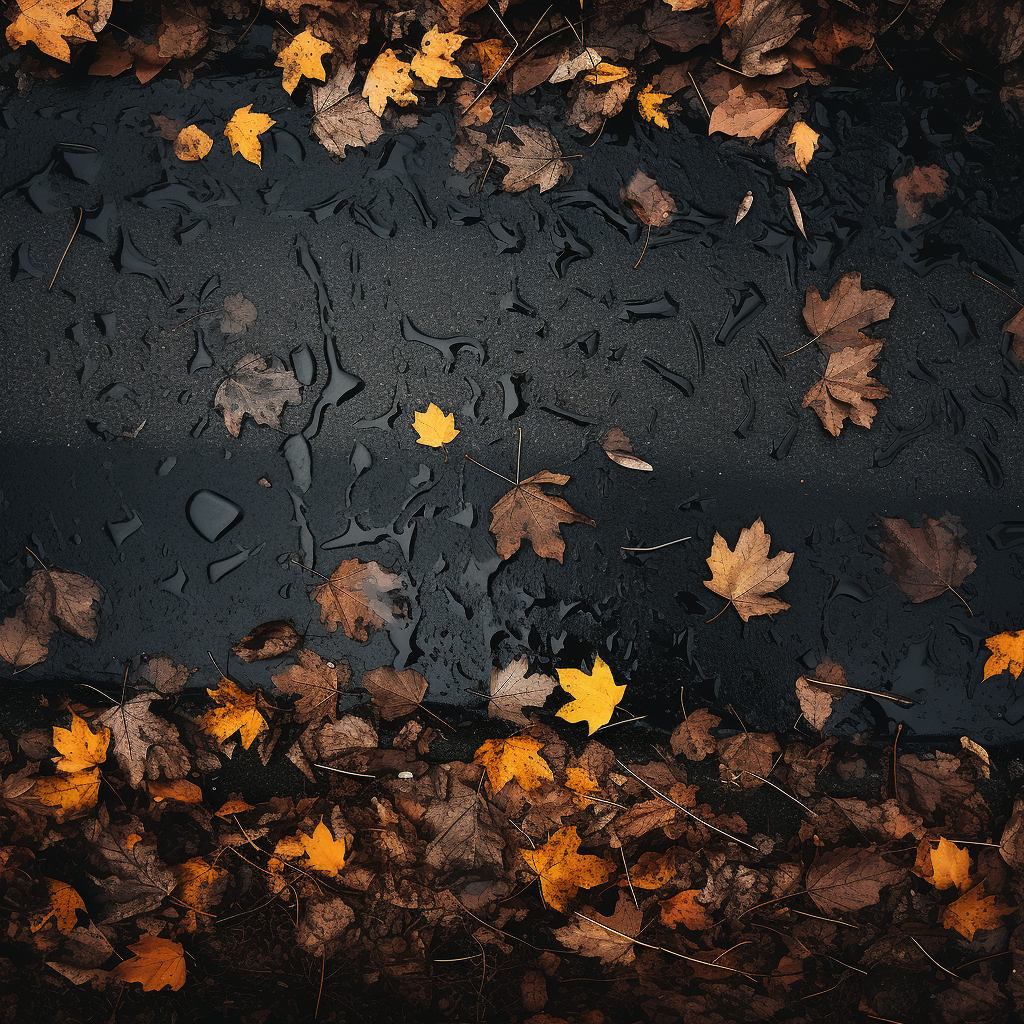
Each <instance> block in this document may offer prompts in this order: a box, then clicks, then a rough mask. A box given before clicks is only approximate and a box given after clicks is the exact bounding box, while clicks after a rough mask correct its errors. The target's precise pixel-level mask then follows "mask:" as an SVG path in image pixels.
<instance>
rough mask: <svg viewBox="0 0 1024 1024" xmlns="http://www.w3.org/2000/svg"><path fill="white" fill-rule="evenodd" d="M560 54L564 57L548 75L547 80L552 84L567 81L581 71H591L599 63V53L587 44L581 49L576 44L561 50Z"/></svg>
mask: <svg viewBox="0 0 1024 1024" xmlns="http://www.w3.org/2000/svg"><path fill="white" fill-rule="evenodd" d="M562 56H563V57H564V58H565V59H564V60H563V61H562V62H561V63H560V64H559V65H558V66H557V67H556V68H555V70H554V71H552V72H551V75H550V76H549V77H548V81H549V82H550V83H551V84H552V85H557V84H558V83H559V82H569V81H571V80H572V79H574V78H575V77H576V76H577V75H578V74H579V73H580V72H581V71H592V70H593V69H594V68H596V67H597V66H598V64H600V63H601V54H599V53H598V52H597V50H595V49H593V48H592V47H589V46H587V47H584V48H582V49H580V47H579V46H578V45H576V46H573V47H570V48H569V49H566V50H564V51H563V52H562Z"/></svg>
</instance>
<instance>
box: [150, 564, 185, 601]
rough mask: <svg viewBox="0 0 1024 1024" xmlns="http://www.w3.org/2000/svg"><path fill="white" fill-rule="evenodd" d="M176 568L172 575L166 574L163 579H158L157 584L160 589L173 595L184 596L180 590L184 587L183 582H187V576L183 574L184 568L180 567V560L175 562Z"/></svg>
mask: <svg viewBox="0 0 1024 1024" xmlns="http://www.w3.org/2000/svg"><path fill="white" fill-rule="evenodd" d="M177 565H178V568H177V570H176V571H175V573H174V575H173V576H168V577H167V579H165V580H160V581H159V582H158V583H157V586H158V587H159V588H160V589H161V590H166V591H167V593H169V594H174V596H175V597H184V596H185V595H184V594H183V593H182V591H183V590H184V589H185V584H186V583H188V576H186V575H185V570H184V569H182V567H181V562H178V563H177Z"/></svg>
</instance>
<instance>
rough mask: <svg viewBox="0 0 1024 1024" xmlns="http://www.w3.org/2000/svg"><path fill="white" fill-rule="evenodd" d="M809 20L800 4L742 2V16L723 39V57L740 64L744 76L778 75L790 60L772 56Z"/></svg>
mask: <svg viewBox="0 0 1024 1024" xmlns="http://www.w3.org/2000/svg"><path fill="white" fill-rule="evenodd" d="M806 17H808V15H807V14H806V13H805V12H804V10H803V8H802V6H801V5H800V3H799V2H798V0H743V6H742V8H741V10H740V14H739V16H738V17H737V18H736V19H735V20H734V21H733V22H732V23H731V24H730V25H729V31H728V32H726V33H725V34H724V35H723V36H722V55H723V56H724V57H725V59H726V61H728V62H729V63H730V64H731V63H733V62H734V61H738V62H739V70H740V72H741V73H742V74H744V75H777V74H778V73H779V72H780V71H782V70H784V69H785V67H786V65H787V64H789V58H788V57H787V56H786V55H785V54H776V55H775V56H773V57H772V56H769V54H770V53H772V52H773V51H776V50H779V49H780V48H781V47H783V46H785V45H786V43H788V42H789V41H790V39H792V38H793V36H795V35H796V32H797V29H798V28H799V27H800V22H802V21H803V20H804V18H806Z"/></svg>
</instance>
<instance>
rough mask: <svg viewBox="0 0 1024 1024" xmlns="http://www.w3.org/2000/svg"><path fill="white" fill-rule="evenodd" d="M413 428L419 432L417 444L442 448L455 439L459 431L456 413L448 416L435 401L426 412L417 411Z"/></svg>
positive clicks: (413, 420)
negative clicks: (456, 425) (456, 424)
mask: <svg viewBox="0 0 1024 1024" xmlns="http://www.w3.org/2000/svg"><path fill="white" fill-rule="evenodd" d="M412 429H413V430H415V431H416V433H417V434H419V438H418V439H417V441H416V443H417V444H425V445H428V446H429V447H430V448H440V447H441V446H442V445H445V444H448V443H449V442H450V441H454V440H455V436H456V435H457V434H458V433H459V431H458V430H456V428H455V413H453V412H450V413H448V415H447V416H446V415H445V414H444V413H443V412H442V411H441V409H440V408H439V407H438V406H436V405H434V403H433V402H431V403H430V405H429V406H427V411H426V412H417V413H416V414H415V415H414V416H413V418H412Z"/></svg>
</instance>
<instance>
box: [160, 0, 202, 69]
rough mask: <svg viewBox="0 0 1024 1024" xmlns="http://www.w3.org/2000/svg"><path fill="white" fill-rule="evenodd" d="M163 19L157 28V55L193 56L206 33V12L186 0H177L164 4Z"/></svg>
mask: <svg viewBox="0 0 1024 1024" xmlns="http://www.w3.org/2000/svg"><path fill="white" fill-rule="evenodd" d="M162 13H163V20H162V21H161V23H160V28H159V29H158V30H157V54H158V55H159V56H160V57H166V58H168V59H176V60H184V59H186V58H188V57H194V56H195V55H196V54H197V53H198V52H199V51H200V50H201V49H202V48H203V47H204V46H205V45H206V41H207V39H208V38H209V35H210V12H209V10H208V9H207V8H206V7H197V6H196V5H195V4H192V3H190V0H177V2H176V3H175V4H174V5H173V6H168V5H166V4H165V5H164V6H163V9H162Z"/></svg>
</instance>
